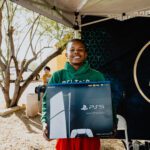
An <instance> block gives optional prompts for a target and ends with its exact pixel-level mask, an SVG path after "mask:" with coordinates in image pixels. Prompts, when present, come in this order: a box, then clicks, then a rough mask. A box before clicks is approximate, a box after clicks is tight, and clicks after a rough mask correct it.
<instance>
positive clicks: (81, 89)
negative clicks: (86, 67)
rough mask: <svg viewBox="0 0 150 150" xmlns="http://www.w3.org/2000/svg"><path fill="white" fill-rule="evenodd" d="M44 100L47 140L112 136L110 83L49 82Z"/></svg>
mask: <svg viewBox="0 0 150 150" xmlns="http://www.w3.org/2000/svg"><path fill="white" fill-rule="evenodd" d="M46 99H47V103H46V106H47V123H48V131H49V135H48V136H49V138H50V139H57V138H76V137H102V136H109V135H112V133H113V112H112V100H111V87H110V82H108V81H105V82H93V83H74V84H52V85H49V86H48V87H47V97H46Z"/></svg>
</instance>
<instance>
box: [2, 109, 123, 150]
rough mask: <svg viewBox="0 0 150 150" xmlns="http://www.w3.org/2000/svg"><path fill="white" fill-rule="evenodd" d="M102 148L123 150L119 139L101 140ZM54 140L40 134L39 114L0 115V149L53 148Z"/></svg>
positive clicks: (40, 149) (29, 149)
mask: <svg viewBox="0 0 150 150" xmlns="http://www.w3.org/2000/svg"><path fill="white" fill-rule="evenodd" d="M101 142H102V145H103V146H102V149H103V150H124V146H123V144H122V142H121V140H110V139H107V140H104V139H103V140H101ZM55 143H56V141H55V140H54V141H52V142H47V141H45V140H44V138H43V136H42V126H41V122H40V114H39V115H38V116H36V117H34V118H28V117H27V116H26V113H25V110H20V111H17V112H15V113H13V114H10V115H7V116H5V117H1V116H0V150H55Z"/></svg>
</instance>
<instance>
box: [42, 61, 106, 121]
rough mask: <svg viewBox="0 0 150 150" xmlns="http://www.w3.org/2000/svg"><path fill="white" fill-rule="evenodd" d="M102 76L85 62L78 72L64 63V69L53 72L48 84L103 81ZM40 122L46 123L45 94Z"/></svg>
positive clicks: (67, 63)
mask: <svg viewBox="0 0 150 150" xmlns="http://www.w3.org/2000/svg"><path fill="white" fill-rule="evenodd" d="M103 80H105V79H104V76H103V74H102V73H100V72H99V71H96V70H94V69H91V68H90V66H89V64H88V62H85V63H84V64H83V65H82V66H81V67H80V68H79V69H78V70H75V69H74V68H73V67H72V66H71V65H70V63H69V62H66V64H65V67H64V69H62V70H59V71H57V72H55V73H54V74H53V75H52V77H51V79H50V80H49V82H48V84H52V83H77V82H91V81H103ZM41 119H42V122H46V93H45V95H44V97H43V102H42V118H41Z"/></svg>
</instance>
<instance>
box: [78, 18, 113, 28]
mask: <svg viewBox="0 0 150 150" xmlns="http://www.w3.org/2000/svg"><path fill="white" fill-rule="evenodd" d="M110 19H114V18H113V17H111V18H104V19H99V20H96V21H92V22H88V23H85V24H82V25H80V26H81V27H84V26H88V25H91V24H95V23H99V22H102V21H107V20H110Z"/></svg>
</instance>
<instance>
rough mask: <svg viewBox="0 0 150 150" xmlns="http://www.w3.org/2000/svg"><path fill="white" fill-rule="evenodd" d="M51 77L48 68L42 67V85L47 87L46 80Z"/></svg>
mask: <svg viewBox="0 0 150 150" xmlns="http://www.w3.org/2000/svg"><path fill="white" fill-rule="evenodd" d="M50 77H51V74H50V67H48V66H45V67H44V74H43V76H42V81H43V85H47V82H48V79H49V78H50Z"/></svg>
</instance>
